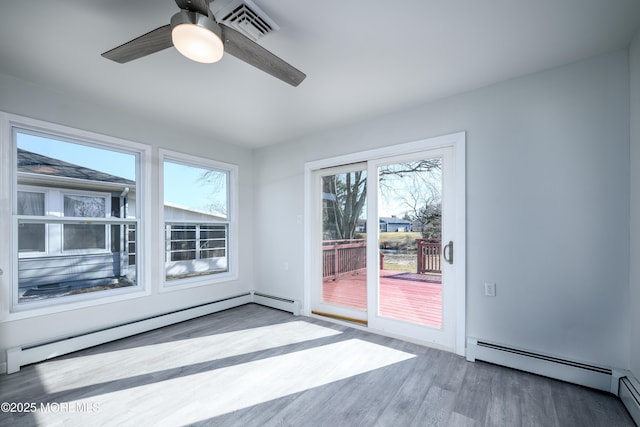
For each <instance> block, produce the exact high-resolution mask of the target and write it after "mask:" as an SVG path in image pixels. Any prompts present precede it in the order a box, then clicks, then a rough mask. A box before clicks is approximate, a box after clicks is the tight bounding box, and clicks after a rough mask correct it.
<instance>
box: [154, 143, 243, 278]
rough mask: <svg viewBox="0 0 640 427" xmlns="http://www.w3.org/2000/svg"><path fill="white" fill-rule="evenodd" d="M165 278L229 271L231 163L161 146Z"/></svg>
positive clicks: (227, 273) (233, 169) (212, 275)
mask: <svg viewBox="0 0 640 427" xmlns="http://www.w3.org/2000/svg"><path fill="white" fill-rule="evenodd" d="M162 155H163V157H162V158H163V163H162V165H163V200H164V203H163V216H164V239H165V248H164V260H165V271H164V277H165V282H166V283H167V284H178V283H188V282H193V281H198V280H200V281H205V280H206V281H207V283H209V282H210V281H211V280H216V279H218V278H220V279H222V278H225V279H226V280H228V278H229V276H230V275H233V274H234V273H233V269H232V267H233V262H232V261H231V259H232V256H231V255H232V254H231V253H230V248H232V247H233V245H234V240H233V238H232V232H233V231H234V217H233V215H234V209H233V205H234V203H232V201H233V200H234V199H233V197H232V195H233V194H234V193H235V190H234V188H233V185H235V184H234V181H235V173H236V167H235V166H232V165H227V164H223V163H219V162H214V161H204V160H202V159H196V158H193V157H191V156H185V155H179V154H175V153H169V152H166V151H162Z"/></svg>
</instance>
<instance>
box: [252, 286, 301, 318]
mask: <svg viewBox="0 0 640 427" xmlns="http://www.w3.org/2000/svg"><path fill="white" fill-rule="evenodd" d="M251 296H252V299H253V302H254V303H256V304H260V305H264V306H266V307H271V308H276V309H278V310H283V311H287V312H289V313H292V314H293V315H294V316H299V315H300V302H299V301H296V300H293V299H289V298H282V297H278V296H274V295H268V294H264V293H262V292H257V291H253V292H251Z"/></svg>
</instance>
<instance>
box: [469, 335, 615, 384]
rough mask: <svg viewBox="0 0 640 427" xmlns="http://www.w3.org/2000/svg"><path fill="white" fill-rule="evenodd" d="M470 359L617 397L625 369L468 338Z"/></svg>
mask: <svg viewBox="0 0 640 427" xmlns="http://www.w3.org/2000/svg"><path fill="white" fill-rule="evenodd" d="M467 360H468V361H471V362H475V361H476V360H482V361H485V362H490V363H495V364H497V365H502V366H507V367H510V368H514V369H518V370H521V371H526V372H531V373H534V374H538V375H543V376H546V377H550V378H555V379H559V380H562V381H567V382H570V383H573V384H579V385H583V386H585V387H591V388H595V389H598V390H603V391H606V392H609V393H613V394H617V393H618V383H619V379H620V377H621V376H622V370H618V369H611V368H607V367H603V366H596V365H591V364H587V363H583V362H578V361H574V360H568V359H563V358H560V357H556V356H552V355H548V354H540V353H536V352H533V351H530V350H525V349H519V348H513V347H510V346H505V345H501V344H496V343H491V342H487V341H483V340H479V339H477V338H467Z"/></svg>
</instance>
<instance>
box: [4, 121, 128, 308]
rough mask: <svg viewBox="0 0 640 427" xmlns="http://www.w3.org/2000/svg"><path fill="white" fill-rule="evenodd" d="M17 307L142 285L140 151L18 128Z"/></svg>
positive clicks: (96, 294)
mask: <svg viewBox="0 0 640 427" xmlns="http://www.w3.org/2000/svg"><path fill="white" fill-rule="evenodd" d="M13 140H14V147H15V150H16V151H15V177H16V181H15V189H16V190H15V191H16V193H15V194H16V197H15V200H16V206H15V211H14V212H15V216H14V217H15V222H14V224H15V226H16V234H17V248H15V253H16V255H17V260H18V262H17V266H18V274H17V277H18V280H17V284H16V287H15V289H14V292H13V294H14V307H18V308H20V307H23V308H29V307H40V306H43V305H51V304H55V303H58V302H67V301H70V300H74V299H75V300H77V299H86V298H98V297H100V296H104V295H111V294H113V292H122V291H120V290H117V291H116V289H121V288H128V289H131V288H134V287H136V286H137V279H136V278H137V277H138V274H137V266H136V263H135V258H136V232H135V230H136V229H137V226H138V222H139V218H137V216H136V212H137V211H139V209H136V199H137V198H138V197H139V194H138V191H137V189H138V185H137V176H138V166H137V165H138V164H139V156H140V153H139V152H136V151H134V150H129V151H127V150H124V149H122V147H107V146H105V145H99V144H97V143H95V142H93V141H81V140H76V139H73V138H69V137H63V136H59V135H53V134H45V133H42V132H35V131H31V130H29V129H23V128H17V127H16V128H14V129H13Z"/></svg>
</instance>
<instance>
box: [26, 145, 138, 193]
mask: <svg viewBox="0 0 640 427" xmlns="http://www.w3.org/2000/svg"><path fill="white" fill-rule="evenodd" d="M18 171H19V172H27V173H35V174H40V175H51V176H58V177H66V178H75V179H85V180H89V181H99V182H109V183H116V184H126V185H131V186H135V184H136V183H135V181H131V180H130V179H126V178H122V177H119V176H115V175H111V174H108V173H104V172H100V171H97V170H95V169H89V168H86V167H84V166H79V165H74V164H73V163H67V162H65V161H62V160H58V159H54V158H51V157H47V156H43V155H41V154H36V153H32V152H31V151H26V150H22V149H20V148H18Z"/></svg>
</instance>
